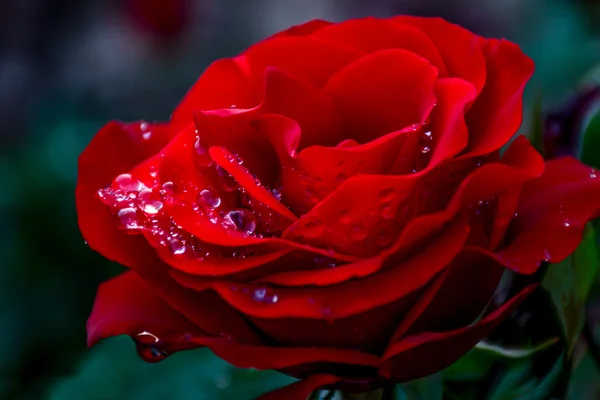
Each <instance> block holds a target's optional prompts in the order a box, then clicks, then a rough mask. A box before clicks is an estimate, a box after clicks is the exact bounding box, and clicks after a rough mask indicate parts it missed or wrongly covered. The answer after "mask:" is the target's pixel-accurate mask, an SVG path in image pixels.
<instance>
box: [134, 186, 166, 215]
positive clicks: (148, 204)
mask: <svg viewBox="0 0 600 400" xmlns="http://www.w3.org/2000/svg"><path fill="white" fill-rule="evenodd" d="M138 202H139V206H140V208H141V209H142V211H144V212H145V213H146V214H157V213H158V212H159V211H160V210H161V209H162V207H163V203H162V198H161V196H160V194H159V193H156V192H155V191H153V190H152V189H144V190H142V191H141V192H140V194H139V195H138Z"/></svg>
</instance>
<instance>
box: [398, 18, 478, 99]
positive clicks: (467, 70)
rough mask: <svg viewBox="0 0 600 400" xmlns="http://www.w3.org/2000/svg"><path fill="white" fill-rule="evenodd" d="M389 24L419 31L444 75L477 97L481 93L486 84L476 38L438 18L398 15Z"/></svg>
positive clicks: (468, 32) (470, 33)
mask: <svg viewBox="0 0 600 400" xmlns="http://www.w3.org/2000/svg"><path fill="white" fill-rule="evenodd" d="M390 20H391V21H393V22H394V23H398V24H400V25H403V26H406V25H409V26H414V27H416V28H419V29H420V30H421V31H422V32H423V33H425V34H426V35H427V36H429V37H430V38H431V40H432V41H433V43H434V44H435V45H436V47H437V49H438V51H439V52H440V54H441V55H442V59H443V61H444V65H445V66H446V69H447V70H448V75H449V76H450V77H456V78H461V79H463V80H465V81H467V82H470V83H471V84H473V86H474V87H475V89H476V92H477V94H479V93H480V92H481V89H482V88H483V85H484V83H485V82H486V64H485V58H484V57H483V53H482V51H481V44H480V41H479V37H478V36H476V35H475V34H473V33H472V32H470V31H468V30H466V29H464V28H462V27H460V26H458V25H455V24H451V23H449V22H448V21H445V20H443V19H442V18H428V17H412V16H405V15H402V16H397V17H393V18H390Z"/></svg>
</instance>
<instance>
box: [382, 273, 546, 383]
mask: <svg viewBox="0 0 600 400" xmlns="http://www.w3.org/2000/svg"><path fill="white" fill-rule="evenodd" d="M536 286H537V285H531V286H528V287H526V288H525V289H523V291H521V292H520V293H519V294H517V295H516V296H515V297H513V298H512V299H511V300H509V301H508V302H507V303H505V304H504V305H503V306H502V307H500V308H499V309H497V310H496V311H494V312H493V313H491V314H489V315H488V316H487V317H485V318H484V319H482V320H481V321H479V322H477V323H475V324H473V325H471V326H468V327H465V328H461V329H457V330H454V331H449V332H425V333H420V334H416V335H413V336H409V337H407V338H405V339H403V340H401V341H400V342H397V343H393V344H391V345H390V347H389V348H388V349H387V350H386V352H385V354H384V355H383V364H382V366H381V367H380V370H379V371H380V374H381V375H382V376H384V377H387V378H389V379H392V380H394V381H396V382H404V381H409V380H412V379H416V378H420V377H423V376H426V375H429V374H432V373H434V372H437V371H440V370H441V369H443V368H445V367H447V366H448V365H450V364H452V363H453V362H455V361H456V360H457V359H458V358H460V356H462V355H463V354H465V353H466V352H467V351H469V350H470V349H471V348H472V347H473V346H475V345H476V344H477V343H478V342H479V341H480V340H481V339H483V338H484V337H485V336H487V335H488V334H489V333H490V332H491V331H492V330H493V329H494V328H495V327H496V326H497V325H498V324H499V323H500V322H501V321H502V320H503V319H504V318H506V317H507V316H508V315H509V314H510V313H511V312H512V311H513V310H514V309H515V308H516V307H517V306H518V305H519V304H520V303H521V302H522V301H523V300H524V299H525V298H526V297H527V296H528V295H529V294H530V293H531V292H532V291H533V290H534V289H535V288H536Z"/></svg>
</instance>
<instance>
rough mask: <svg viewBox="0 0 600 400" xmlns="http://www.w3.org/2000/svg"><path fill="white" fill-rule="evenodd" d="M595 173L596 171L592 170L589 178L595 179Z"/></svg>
mask: <svg viewBox="0 0 600 400" xmlns="http://www.w3.org/2000/svg"><path fill="white" fill-rule="evenodd" d="M597 173H598V171H596V170H595V169H593V168H592V170H591V171H590V178H592V179H595V178H596V177H597V176H598V175H597Z"/></svg>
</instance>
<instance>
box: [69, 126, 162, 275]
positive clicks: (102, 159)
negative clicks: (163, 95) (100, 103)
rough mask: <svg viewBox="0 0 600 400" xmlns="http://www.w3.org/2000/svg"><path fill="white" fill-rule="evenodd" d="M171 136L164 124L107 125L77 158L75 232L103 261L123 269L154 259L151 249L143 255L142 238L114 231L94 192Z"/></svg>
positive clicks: (144, 246) (142, 159) (138, 161)
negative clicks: (105, 260)
mask: <svg viewBox="0 0 600 400" xmlns="http://www.w3.org/2000/svg"><path fill="white" fill-rule="evenodd" d="M141 128H144V129H141ZM148 132H151V135H149V136H148V135H147V133H148ZM144 134H146V136H144ZM172 135H173V132H172V130H171V128H170V127H169V126H167V125H164V124H147V123H132V124H124V123H118V122H110V123H108V124H107V125H105V126H104V127H103V128H102V129H101V130H100V131H99V132H98V133H97V134H96V136H94V138H93V139H92V141H91V142H90V144H89V145H88V146H87V147H86V149H85V150H84V152H83V153H82V154H81V156H80V157H79V164H78V177H77V187H76V189H75V200H76V206H77V216H78V222H79V229H80V230H81V233H82V234H83V237H84V238H85V240H86V241H87V242H88V245H89V246H90V247H91V248H92V249H94V250H96V251H97V252H99V253H101V254H102V255H103V256H105V257H106V258H108V259H110V260H113V261H116V262H118V263H120V264H123V265H126V266H131V265H132V264H135V263H137V262H138V261H140V260H148V259H153V258H156V255H155V254H154V252H153V251H152V250H151V249H150V251H149V252H146V253H144V250H147V249H148V247H147V246H146V244H145V241H144V239H143V238H142V237H139V236H131V235H127V234H125V233H123V231H120V230H119V229H117V227H116V224H115V221H114V219H113V217H112V216H111V214H110V210H109V208H108V207H107V206H105V205H104V204H102V203H101V202H100V200H99V199H98V198H97V197H96V192H97V191H98V190H99V189H103V188H106V187H107V186H109V184H110V183H111V181H112V180H113V179H114V178H115V177H116V176H118V175H119V174H122V173H127V172H129V171H130V170H131V169H132V168H133V167H134V166H135V165H137V164H139V163H141V162H142V161H144V160H145V159H146V158H148V157H151V156H152V155H154V154H156V153H157V152H158V151H159V150H160V149H161V148H162V147H163V146H165V145H166V144H167V142H168V141H169V140H170V139H171V137H172Z"/></svg>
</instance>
